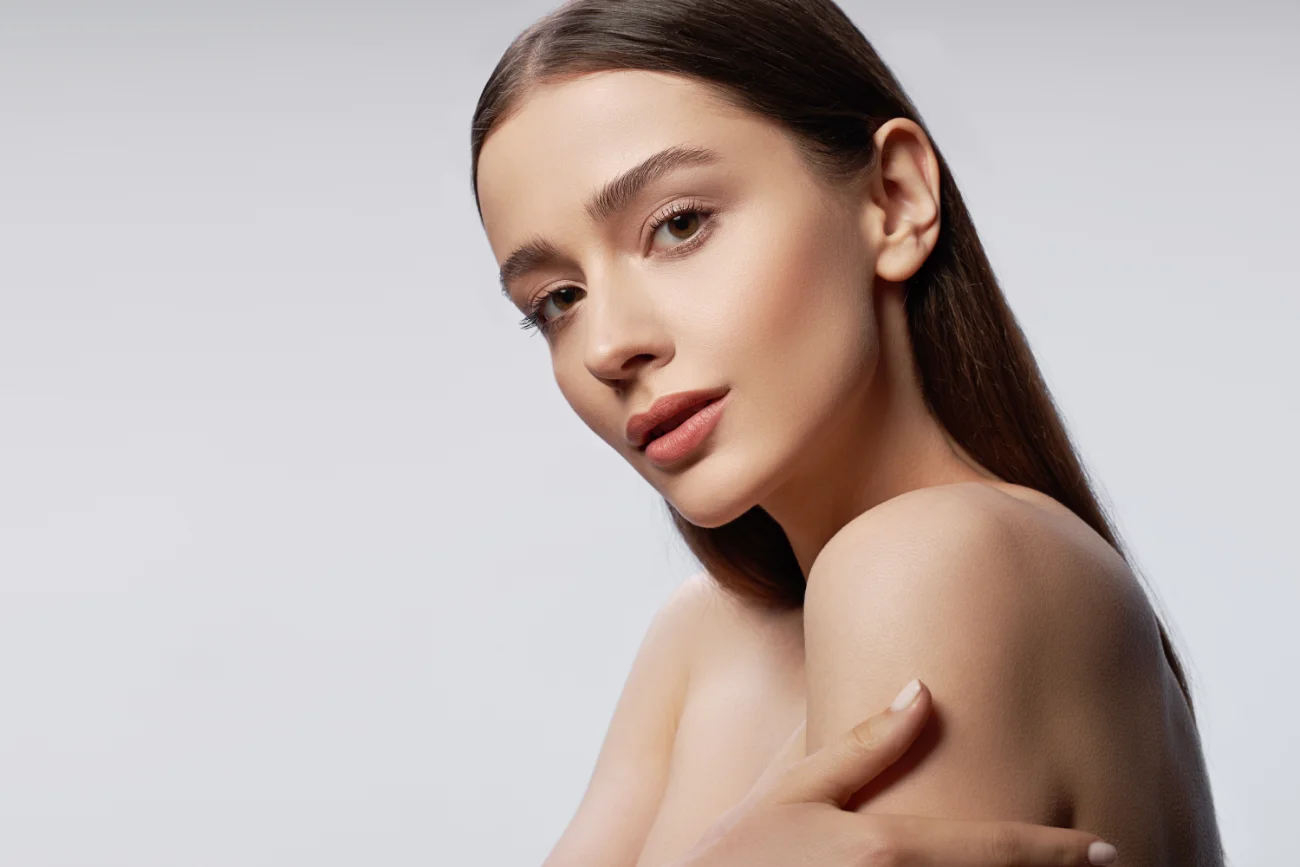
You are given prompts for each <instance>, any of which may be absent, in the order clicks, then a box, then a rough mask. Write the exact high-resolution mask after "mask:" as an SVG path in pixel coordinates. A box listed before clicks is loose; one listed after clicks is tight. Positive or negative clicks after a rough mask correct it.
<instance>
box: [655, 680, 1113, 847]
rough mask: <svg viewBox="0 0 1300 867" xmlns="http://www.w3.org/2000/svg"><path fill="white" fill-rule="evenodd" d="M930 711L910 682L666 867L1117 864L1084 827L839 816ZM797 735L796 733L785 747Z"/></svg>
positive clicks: (755, 793)
mask: <svg viewBox="0 0 1300 867" xmlns="http://www.w3.org/2000/svg"><path fill="white" fill-rule="evenodd" d="M909 694H910V695H911V698H910V699H908V698H907V696H908V695H909ZM900 701H901V702H902V706H901V707H899V703H900ZM932 709H933V702H932V700H931V697H930V691H929V689H928V688H927V687H926V686H925V684H924V683H921V682H920V681H913V683H912V684H909V685H908V686H906V687H904V688H903V691H902V692H900V693H899V695H898V698H897V699H896V701H895V703H894V704H892V705H891V706H890V707H889V708H886V709H885V710H883V711H881V712H880V713H877V714H876V715H875V716H872V717H870V718H868V719H867V720H865V721H863V722H862V723H860V724H859V725H857V726H855V727H853V728H852V729H850V730H849V731H848V732H846V733H845V734H843V735H841V736H840V737H837V738H835V739H834V740H832V741H830V742H829V743H827V744H826V745H825V746H823V747H822V748H821V749H820V750H818V751H817V752H815V753H813V754H812V755H811V756H808V757H807V758H805V759H803V760H801V761H799V762H798V763H796V764H794V765H792V766H790V767H788V768H786V769H784V770H783V771H782V772H781V773H780V774H779V775H777V774H769V775H765V776H764V777H763V778H762V779H760V780H759V782H758V783H757V784H756V785H755V787H754V789H753V790H752V791H751V792H750V794H749V795H748V796H747V797H746V798H745V800H744V801H742V802H741V803H740V804H738V805H737V806H736V807H733V808H732V809H731V810H729V811H728V812H727V813H726V814H725V815H724V816H723V817H722V818H721V819H719V820H718V821H717V822H716V823H715V824H714V825H713V826H712V827H711V828H709V830H708V831H707V832H706V833H705V835H704V837H703V838H701V840H700V842H699V843H698V844H697V845H696V846H695V847H694V848H693V849H692V850H691V851H690V852H688V853H687V854H686V855H685V856H684V857H683V858H682V859H681V860H679V861H677V862H674V864H673V867H789V865H791V864H817V865H822V867H884V865H892V867H902V865H908V867H989V865H1024V867H1029V865H1035V867H1039V865H1041V867H1067V865H1085V864H1110V863H1113V862H1114V861H1115V858H1116V855H1117V853H1116V851H1115V847H1114V846H1112V845H1110V844H1109V843H1107V842H1105V841H1104V840H1102V839H1101V838H1099V837H1097V836H1096V835H1095V834H1089V833H1087V832H1084V831H1075V830H1070V829H1063V828H1045V827H1040V826H1038V825H1031V824H1027V823H1024V822H988V821H984V822H980V821H953V820H950V819H930V818H923V817H917V816H894V815H880V814H872V815H867V816H857V815H855V814H853V813H852V812H850V811H848V810H846V809H845V806H846V805H847V804H848V803H849V801H850V800H851V798H852V797H853V795H854V794H855V793H856V792H857V791H859V790H860V789H861V788H863V787H864V786H865V785H866V784H867V783H869V782H870V781H871V780H873V779H875V778H876V777H877V776H879V775H880V774H881V773H882V772H883V771H884V770H885V769H886V768H888V767H889V766H890V765H892V764H893V763H894V762H895V761H897V760H898V759H899V758H900V757H901V756H902V755H903V754H904V753H905V752H906V751H907V750H908V748H909V747H910V746H911V745H912V743H913V742H914V741H915V740H916V737H917V735H919V734H920V733H921V730H922V727H923V725H924V723H925V721H926V719H927V718H928V717H929V716H930V712H931V710H932ZM801 734H802V727H801V728H800V729H799V730H796V731H795V733H794V734H793V735H791V741H794V740H797V739H798V737H799V736H800V735H801Z"/></svg>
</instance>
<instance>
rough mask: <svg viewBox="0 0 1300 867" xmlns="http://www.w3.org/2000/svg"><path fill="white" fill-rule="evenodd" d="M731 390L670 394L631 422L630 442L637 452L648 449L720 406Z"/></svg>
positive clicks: (726, 388) (702, 390)
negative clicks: (706, 410)
mask: <svg viewBox="0 0 1300 867" xmlns="http://www.w3.org/2000/svg"><path fill="white" fill-rule="evenodd" d="M730 392H731V389H730V387H728V386H719V387H716V388H697V389H691V390H689V391H678V392H673V393H672V394H666V395H664V396H662V397H660V398H659V399H658V400H656V401H655V402H654V403H653V404H651V405H650V407H649V408H648V409H647V410H646V411H645V412H640V413H637V414H635V415H633V416H632V417H631V418H629V419H628V421H627V431H626V434H627V442H628V445H630V446H632V447H633V448H636V449H644V448H645V447H646V446H647V445H649V444H650V443H651V442H653V441H654V440H656V439H660V438H662V437H663V436H665V435H666V434H669V433H671V432H672V431H674V430H676V429H677V428H678V427H679V426H681V425H682V424H684V423H685V422H686V421H688V420H689V419H690V418H691V417H692V416H693V415H695V414H696V413H698V412H699V411H700V410H701V409H704V408H705V407H706V406H708V405H710V404H712V403H717V402H718V401H719V400H721V399H722V398H723V397H725V396H726V395H727V394H730Z"/></svg>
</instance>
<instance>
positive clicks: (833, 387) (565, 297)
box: [478, 70, 879, 527]
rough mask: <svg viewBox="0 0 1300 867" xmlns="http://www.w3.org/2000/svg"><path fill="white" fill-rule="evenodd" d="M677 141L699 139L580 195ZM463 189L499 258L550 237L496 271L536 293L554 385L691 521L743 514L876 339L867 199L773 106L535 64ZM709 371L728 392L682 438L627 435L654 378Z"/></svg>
mask: <svg viewBox="0 0 1300 867" xmlns="http://www.w3.org/2000/svg"><path fill="white" fill-rule="evenodd" d="M674 147H678V148H682V147H684V148H692V149H696V151H695V152H696V153H700V152H703V151H704V150H706V149H707V151H708V152H709V153H711V154H712V155H714V158H713V159H711V160H694V161H692V160H686V161H681V162H679V163H678V164H676V165H674V166H673V167H671V168H669V169H668V170H667V171H664V172H662V173H658V174H657V175H656V176H655V177H653V178H652V179H651V180H649V182H648V183H645V184H644V185H640V186H636V187H635V188H633V186H629V185H627V184H624V185H622V186H620V187H616V188H614V189H613V190H612V192H613V193H622V194H623V195H621V196H620V195H610V194H607V195H605V196H602V197H599V200H598V201H597V202H596V204H597V205H599V206H600V207H596V208H590V209H589V199H591V198H592V197H593V196H595V194H596V192H597V191H599V190H601V188H602V187H604V186H605V185H606V184H607V183H608V182H609V181H611V180H612V179H614V178H615V177H617V176H619V175H620V174H622V173H624V172H626V171H627V170H628V169H630V168H632V167H634V166H636V165H638V164H639V163H641V162H642V161H643V160H646V159H647V158H649V157H652V156H653V155H655V154H657V153H659V152H661V151H663V150H665V149H668V148H674ZM478 189H479V200H480V204H481V208H482V214H483V222H484V227H485V229H486V231H487V235H488V240H489V243H490V245H491V247H492V250H493V253H494V254H495V256H496V259H497V264H498V266H501V265H503V264H505V263H506V261H507V259H508V257H510V256H511V254H512V253H513V252H514V251H516V250H517V249H518V248H520V247H522V246H524V245H526V244H527V243H528V242H531V241H535V240H538V239H541V240H544V241H545V242H547V244H548V245H549V246H550V247H552V248H553V250H552V251H551V253H552V254H553V255H551V256H546V257H540V261H537V260H538V257H533V258H534V260H535V261H534V263H533V264H534V267H532V268H530V269H528V270H526V271H524V272H522V273H514V271H515V269H513V268H511V269H509V270H510V271H511V276H510V279H509V280H508V283H507V288H508V289H509V295H510V299H511V302H512V303H513V304H514V305H515V306H517V307H518V308H519V310H520V311H522V312H527V311H529V310H530V309H532V308H533V307H534V305H535V304H537V303H538V302H540V307H538V311H537V316H538V317H539V320H540V321H543V322H545V328H546V333H545V338H544V339H545V340H546V343H547V345H548V348H549V352H550V359H551V364H552V369H553V371H554V375H555V380H556V383H557V384H558V385H559V388H560V391H561V393H562V394H563V395H564V397H565V399H566V400H567V401H568V403H569V405H570V406H571V407H572V408H573V410H574V411H575V412H576V413H577V414H578V415H579V416H580V417H581V418H582V420H583V421H584V422H585V423H586V424H587V426H588V427H590V428H591V429H592V430H593V431H595V433H596V434H597V435H598V436H599V437H600V438H601V439H603V440H604V441H605V442H607V443H608V444H609V445H610V447H611V448H613V449H615V450H616V451H617V452H618V453H619V454H621V455H622V456H623V457H624V458H625V459H626V460H627V461H628V462H629V463H631V464H632V466H633V467H635V468H636V470H637V471H638V472H639V473H641V475H642V476H643V477H644V478H645V479H646V480H647V481H649V482H650V484H651V485H653V486H654V487H655V488H656V489H657V490H658V491H659V492H660V493H661V494H662V495H663V496H664V497H666V498H667V499H668V500H669V501H670V502H671V503H672V504H673V505H674V507H676V508H677V510H678V511H680V512H681V513H682V515H683V516H684V517H685V518H686V519H687V520H689V521H691V522H692V523H695V524H697V525H700V526H705V527H713V526H718V525H720V524H722V523H725V522H727V521H730V520H733V519H734V518H737V517H739V516H740V515H741V514H743V513H744V512H745V511H747V510H748V509H750V508H751V507H753V506H754V505H755V504H757V503H759V502H760V501H761V500H762V499H763V497H764V496H765V494H766V493H767V492H769V491H771V490H773V489H775V488H776V487H777V486H779V485H781V484H782V482H783V480H784V479H785V478H786V476H788V475H789V474H790V473H791V472H792V471H793V470H794V468H795V467H796V466H797V465H798V464H799V462H800V459H801V458H802V457H803V456H805V455H806V454H807V453H808V452H809V450H810V449H816V448H817V444H818V442H819V441H821V440H822V438H823V437H824V436H825V434H826V432H827V431H829V430H830V429H832V428H833V427H835V426H836V425H837V424H840V423H841V422H842V421H843V420H844V414H845V413H846V412H848V411H849V408H850V407H854V406H860V405H861V399H860V398H861V395H862V394H863V391H864V388H865V386H866V384H867V382H868V381H869V380H870V377H871V372H872V369H873V367H874V364H875V360H876V354H877V350H878V345H879V344H878V341H877V339H876V323H875V319H874V314H873V305H872V302H871V292H872V279H873V273H874V269H875V264H876V254H875V251H874V250H873V245H872V243H870V237H871V236H870V233H869V232H866V231H864V230H863V228H862V227H863V225H865V223H866V220H865V219H864V216H863V215H864V209H863V204H862V202H861V200H860V197H858V196H856V195H855V194H853V193H852V192H851V191H850V190H849V189H847V188H845V187H840V188H832V187H829V186H827V185H825V184H824V183H823V182H821V181H819V180H818V179H817V178H816V177H815V176H814V175H813V174H812V173H811V172H810V170H809V169H808V167H807V166H806V165H805V164H804V162H803V161H802V160H801V158H800V156H799V154H798V152H797V151H796V149H795V146H794V144H793V142H792V140H791V139H789V138H788V137H787V134H786V133H785V132H783V131H782V129H781V128H780V127H778V126H777V125H776V124H774V123H773V122H771V121H769V120H767V119H765V118H761V117H759V116H757V115H754V114H750V113H748V112H744V111H742V110H740V109H737V108H734V107H731V106H728V105H727V104H725V103H723V102H722V101H720V100H719V99H718V98H717V97H716V96H714V95H713V94H712V93H711V92H710V91H709V90H708V88H707V87H706V86H704V85H702V84H700V83H698V82H696V81H694V80H692V79H689V78H684V77H679V76H674V75H667V74H661V73H652V72H643V71H621V70H620V71H616V72H602V73H596V74H590V75H584V76H581V77H578V78H572V79H569V80H566V81H563V82H558V83H549V84H544V85H540V86H537V87H536V88H535V89H533V90H531V91H530V92H529V93H528V95H527V96H526V97H525V98H524V100H523V102H522V103H521V105H520V106H518V107H517V109H516V113H515V114H513V115H511V116H510V117H508V118H507V119H506V120H505V121H504V122H502V123H500V124H499V125H498V126H497V128H496V129H494V130H493V132H492V133H491V135H490V136H489V137H488V139H487V141H486V142H485V144H484V146H483V149H482V151H481V154H480V159H479V166H478ZM607 192H610V191H607ZM593 210H594V211H595V213H592V212H591V211H593ZM665 218H667V219H665ZM514 261H515V262H518V261H519V260H518V259H515V260H514ZM715 388H716V389H720V390H721V389H725V390H726V395H725V397H726V399H725V401H724V402H723V403H722V404H721V411H720V412H719V413H718V414H717V417H716V422H715V424H714V425H713V427H712V429H711V430H710V432H709V433H708V434H707V436H706V437H705V438H704V439H703V441H702V442H701V443H700V444H699V445H698V446H697V447H695V448H694V450H693V451H691V452H690V453H689V454H688V455H686V456H684V457H680V458H678V459H677V460H675V461H671V462H669V463H664V462H663V461H656V460H654V459H652V458H651V457H650V456H649V455H648V454H647V452H646V451H645V450H644V449H642V448H638V447H636V446H635V445H633V444H632V443H630V442H629V441H628V436H627V431H626V428H627V424H628V420H629V418H630V417H631V416H632V415H633V414H636V413H641V412H644V411H646V410H647V409H648V408H649V407H650V405H651V404H652V403H653V402H654V401H655V400H657V399H658V398H660V397H662V396H664V395H668V394H672V393H675V392H682V391H693V390H697V389H715Z"/></svg>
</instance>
